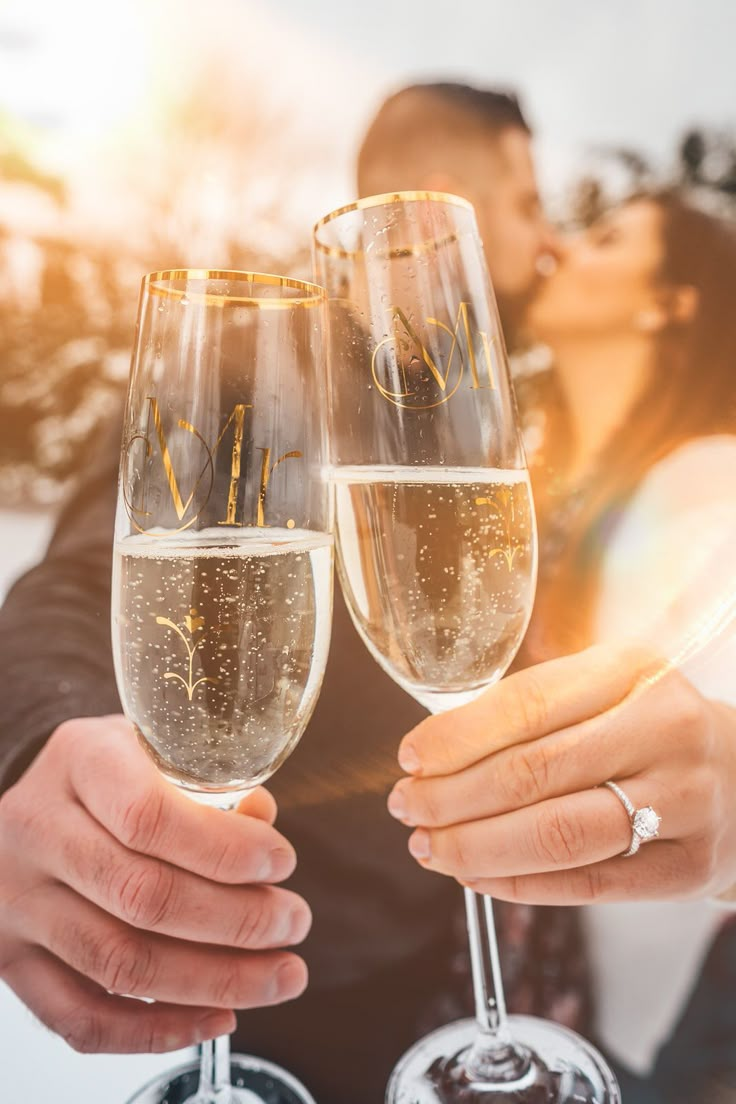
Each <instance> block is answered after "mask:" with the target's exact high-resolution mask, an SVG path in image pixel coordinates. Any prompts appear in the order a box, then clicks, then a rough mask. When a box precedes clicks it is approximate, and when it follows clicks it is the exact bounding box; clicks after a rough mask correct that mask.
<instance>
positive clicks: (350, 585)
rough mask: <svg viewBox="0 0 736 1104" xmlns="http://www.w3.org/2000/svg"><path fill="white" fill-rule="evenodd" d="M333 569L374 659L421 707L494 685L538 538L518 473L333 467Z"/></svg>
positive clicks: (524, 610)
mask: <svg viewBox="0 0 736 1104" xmlns="http://www.w3.org/2000/svg"><path fill="white" fill-rule="evenodd" d="M332 479H333V482H334V486H335V502H336V511H337V532H338V567H339V571H340V576H341V580H342V584H343V589H344V591H345V594H346V598H347V602H348V606H349V608H350V610H351V612H352V616H353V620H354V621H355V624H356V626H357V628H358V631H359V632H360V634H361V636H362V637H363V639H364V640H365V643H366V645H367V646H368V649H369V650H370V652H371V653H372V654H373V656H374V657H375V659H376V660H377V661H378V663H380V664H381V666H383V667H384V669H385V670H387V671H388V673H389V674H390V675H391V677H392V678H394V679H395V680H396V681H397V682H398V683H399V684H400V685H401V686H403V688H404V689H405V690H407V691H408V692H409V693H410V694H412V695H413V696H414V697H415V698H417V699H418V700H419V701H421V702H422V703H423V704H424V705H426V706H427V707H428V708H429V709H432V710H438V709H446V708H450V707H451V706H454V705H459V704H461V703H462V702H464V701H469V700H470V699H471V698H472V697H474V696H475V695H476V694H477V693H478V692H479V691H480V690H482V689H483V688H484V687H486V686H488V685H490V684H491V683H493V682H495V680H496V679H497V678H499V677H500V676H501V675H502V674H503V673H504V671H505V670H506V668H507V666H508V664H509V663H510V662H511V660H512V658H513V656H514V655H515V653H516V651H517V649H518V647H519V644H520V642H521V639H522V637H523V635H524V633H525V631H526V627H527V623H528V620H529V615H530V612H531V607H532V601H533V595H534V586H535V582H536V540H535V529H534V525H535V523H534V511H533V505H532V497H531V489H530V486H529V478H528V474H527V473H526V471H516V470H513V471H512V470H497V469H488V468H443V467H395V468H393V467H372V468H368V467H338V468H335V469H333V471H332Z"/></svg>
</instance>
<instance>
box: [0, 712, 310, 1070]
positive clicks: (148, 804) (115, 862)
mask: <svg viewBox="0 0 736 1104" xmlns="http://www.w3.org/2000/svg"><path fill="white" fill-rule="evenodd" d="M275 814H276V806H275V802H274V801H273V799H272V798H271V797H270V795H269V794H267V793H266V792H265V791H263V790H260V791H256V792H255V793H254V794H253V795H252V796H251V797H249V798H248V799H247V801H245V802H242V803H241V806H240V808H239V809H238V812H237V813H229V814H224V813H222V812H221V811H220V810H217V809H211V808H206V807H204V806H200V805H197V804H195V802H193V801H191V800H190V799H189V798H187V797H186V796H185V795H184V794H182V793H180V792H179V791H177V790H176V789H175V788H174V787H173V786H172V785H170V784H169V783H168V782H166V781H165V780H164V779H163V778H162V777H161V775H160V774H159V773H158V771H157V770H156V768H155V767H154V765H153V763H152V762H151V761H150V759H149V758H148V756H147V755H146V753H145V752H144V751H143V749H142V748H141V747H140V745H139V744H138V741H137V740H136V738H135V735H134V733H133V731H132V728H131V726H130V725H129V724H128V722H127V721H125V720H124V719H123V718H122V717H99V718H93V719H83V720H74V721H67V722H66V723H65V724H63V725H60V726H59V728H58V729H57V730H56V732H55V733H54V734H53V736H52V737H51V739H50V740H49V742H48V744H47V745H46V747H45V748H44V750H43V751H42V753H41V754H40V755H39V756H38V758H37V760H36V761H35V762H34V763H33V765H32V766H31V767H30V768H29V770H28V771H27V772H26V774H25V775H24V776H23V777H22V778H21V779H20V781H19V782H18V783H17V784H16V785H15V786H13V787H12V788H11V789H10V790H8V792H7V793H6V794H5V795H4V796H3V797H2V799H0V978H2V979H3V980H4V981H6V982H7V983H8V985H10V987H11V988H12V989H13V990H14V991H15V993H16V994H17V995H18V997H20V999H21V1000H22V1001H24V1002H25V1003H26V1004H27V1005H28V1006H29V1008H30V1009H31V1010H32V1011H33V1012H34V1013H35V1014H36V1015H37V1016H38V1017H39V1019H41V1020H42V1021H43V1022H44V1023H45V1024H46V1025H47V1026H48V1027H50V1028H51V1029H52V1030H53V1031H56V1032H57V1033H58V1034H60V1035H62V1036H63V1037H64V1038H65V1039H66V1040H67V1042H68V1043H69V1044H70V1045H71V1046H72V1047H74V1048H75V1049H76V1050H80V1051H85V1052H91V1051H108V1052H117V1053H126V1052H134V1051H166V1050H176V1049H179V1048H181V1047H185V1046H189V1045H191V1044H193V1043H196V1042H200V1041H202V1040H203V1039H208V1038H213V1037H214V1036H216V1035H219V1034H223V1033H227V1032H230V1031H232V1030H233V1029H234V1026H235V1016H234V1014H233V1012H232V1009H234V1008H251V1007H255V1006H259V1005H267V1004H276V1003H278V1002H280V1001H285V1000H290V999H291V998H293V997H296V996H298V995H299V994H300V993H301V992H302V991H303V989H304V987H305V985H306V980H307V972H306V967H305V965H304V963H303V961H302V960H301V959H300V958H298V957H297V956H296V955H294V954H290V953H287V952H284V951H283V950H279V948H282V947H287V946H291V945H294V944H297V943H299V942H301V940H302V939H304V937H305V936H306V934H307V932H308V930H309V927H310V923H311V915H310V912H309V909H308V907H307V905H306V904H305V902H304V901H303V900H302V899H301V898H300V897H298V896H297V895H296V894H294V893H291V892H289V891H288V890H285V889H277V888H275V885H274V883H277V882H280V881H283V879H285V878H287V877H288V876H289V875H290V874H291V873H292V871H293V869H294V866H295V861H296V860H295V855H294V850H293V848H292V847H291V845H290V844H289V843H288V842H287V840H285V839H284V838H283V836H281V835H280V834H279V833H278V832H277V831H276V830H275V828H273V827H272V824H273V820H274V819H275ZM131 997H137V998H145V999H146V1001H155V1003H145V1001H143V1000H132V999H131Z"/></svg>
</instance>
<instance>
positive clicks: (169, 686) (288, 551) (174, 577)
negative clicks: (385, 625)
mask: <svg viewBox="0 0 736 1104" xmlns="http://www.w3.org/2000/svg"><path fill="white" fill-rule="evenodd" d="M331 618H332V538H331V537H330V536H329V535H327V534H324V533H315V532H308V531H299V530H288V529H275V528H257V529H256V528H253V529H245V528H242V529H241V528H237V529H236V528H228V527H223V528H217V529H215V528H213V529H206V530H202V531H199V532H192V531H186V532H183V533H179V534H167V533H166V532H165V531H160V530H159V531H156V532H155V533H154V534H145V535H143V534H141V535H136V536H131V537H127V538H125V539H124V540H121V541H119V542H118V543H117V544H116V546H115V559H114V568H113V645H114V652H115V664H116V670H117V676H118V685H119V686H120V687H121V690H122V696H123V708H124V709H125V713H126V715H127V716H128V717H129V718H130V720H131V721H132V722H133V724H134V725H135V727H136V729H137V731H138V734H139V737H140V738H141V740H142V741H143V743H144V744H145V745H146V746H147V748H148V750H149V752H150V753H151V754H152V755H153V758H154V760H155V761H156V763H157V765H158V766H159V768H160V769H161V770H162V771H163V772H164V773H165V774H166V775H167V776H168V777H169V778H170V779H172V781H174V782H177V783H179V784H180V785H182V786H184V787H186V788H189V789H192V790H198V791H205V792H207V791H212V792H220V791H224V790H236V789H245V788H247V787H250V786H255V785H259V784H260V783H261V782H263V781H265V780H266V779H267V778H268V777H270V775H271V774H273V772H274V771H275V770H276V769H277V767H278V766H279V764H280V763H281V762H283V760H284V759H285V758H286V757H287V755H288V754H289V753H290V752H291V750H292V749H293V747H294V744H295V743H296V741H297V740H298V739H299V737H300V736H301V734H302V732H303V731H304V729H305V727H306V725H307V722H308V720H309V718H310V716H311V714H312V710H313V708H314V705H315V703H316V700H317V695H318V692H319V689H320V685H321V682H322V672H323V671H324V667H325V662H326V659H327V650H328V647H329V639H330V623H331Z"/></svg>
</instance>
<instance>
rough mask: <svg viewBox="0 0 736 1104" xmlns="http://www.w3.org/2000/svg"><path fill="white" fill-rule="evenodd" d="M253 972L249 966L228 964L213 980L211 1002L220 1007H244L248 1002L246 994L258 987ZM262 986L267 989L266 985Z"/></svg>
mask: <svg viewBox="0 0 736 1104" xmlns="http://www.w3.org/2000/svg"><path fill="white" fill-rule="evenodd" d="M252 973H253V971H252V970H251V969H249V968H248V967H247V966H245V967H240V968H239V967H238V966H236V965H235V964H233V965H229V966H227V967H226V968H225V969H224V970H222V971H221V972H220V973H219V976H217V977H216V978H215V979H214V981H213V985H212V1002H211V1003H213V1004H214V1006H215V1007H218V1008H238V1007H242V1006H243V1004H244V1003H247V999H246V994H250V993H253V991H254V990H255V988H256V984H257V983H256V979H255V977H254V976H251V975H252ZM262 988H264V990H265V986H262ZM208 1003H209V1002H208Z"/></svg>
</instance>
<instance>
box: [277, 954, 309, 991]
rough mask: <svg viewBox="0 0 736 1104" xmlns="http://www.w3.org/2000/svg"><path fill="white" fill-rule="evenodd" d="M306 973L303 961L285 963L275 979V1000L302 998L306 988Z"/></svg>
mask: <svg viewBox="0 0 736 1104" xmlns="http://www.w3.org/2000/svg"><path fill="white" fill-rule="evenodd" d="M305 974H306V971H305V969H304V963H303V962H302V961H301V959H292V960H291V961H290V962H285V963H284V965H283V966H280V967H279V968H278V970H277V971H276V975H275V977H274V979H273V999H274V1000H293V999H294V998H295V997H298V996H300V995H301V994H302V993H303V992H304V990H305V988H306V984H307V983H306V978H305Z"/></svg>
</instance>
